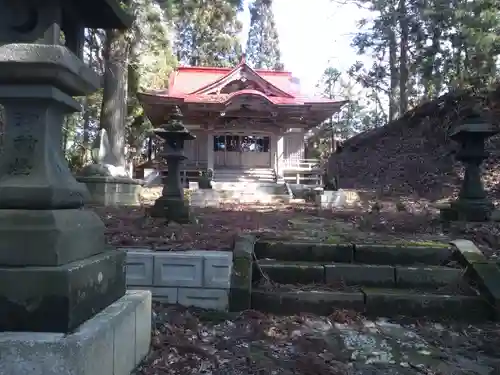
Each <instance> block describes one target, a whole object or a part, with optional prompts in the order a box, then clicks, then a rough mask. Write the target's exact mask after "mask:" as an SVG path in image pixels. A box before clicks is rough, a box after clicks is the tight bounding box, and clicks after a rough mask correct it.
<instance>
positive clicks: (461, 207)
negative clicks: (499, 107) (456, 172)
mask: <svg viewBox="0 0 500 375" xmlns="http://www.w3.org/2000/svg"><path fill="white" fill-rule="evenodd" d="M496 133H498V130H497V129H496V128H494V127H493V126H492V125H491V124H489V123H487V122H486V121H485V120H484V119H483V118H482V117H481V116H480V115H479V114H478V113H475V112H470V113H469V114H468V115H467V117H466V118H465V121H464V124H462V125H459V126H457V127H456V128H454V129H453V130H452V132H451V133H450V138H451V139H453V140H455V141H456V142H458V143H459V145H460V149H459V151H458V152H457V154H456V158H457V160H459V161H461V162H462V163H463V164H464V167H465V174H464V180H463V182H462V186H461V189H460V193H459V196H458V199H457V200H455V201H454V202H451V203H450V204H449V205H446V206H445V207H441V218H442V219H443V220H445V221H455V220H459V221H487V220H489V219H490V218H491V214H492V213H493V210H494V206H493V203H492V202H491V201H490V200H489V199H488V198H487V196H486V192H485V190H484V187H483V183H482V181H481V164H482V162H483V161H484V160H485V159H486V158H487V157H488V156H489V154H488V152H487V151H486V150H485V141H486V139H488V138H489V137H491V136H493V135H495V134H496Z"/></svg>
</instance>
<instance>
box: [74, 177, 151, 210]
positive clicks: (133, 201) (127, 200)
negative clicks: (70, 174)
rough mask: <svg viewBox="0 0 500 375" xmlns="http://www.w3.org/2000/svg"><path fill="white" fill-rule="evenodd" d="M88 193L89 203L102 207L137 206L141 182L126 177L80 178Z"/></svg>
mask: <svg viewBox="0 0 500 375" xmlns="http://www.w3.org/2000/svg"><path fill="white" fill-rule="evenodd" d="M77 180H78V181H79V182H82V183H84V184H85V185H86V186H87V189H88V190H89V192H90V202H89V203H92V204H98V205H102V206H137V205H139V204H140V193H141V190H142V181H140V180H135V179H132V178H126V177H109V176H85V177H83V176H80V177H77Z"/></svg>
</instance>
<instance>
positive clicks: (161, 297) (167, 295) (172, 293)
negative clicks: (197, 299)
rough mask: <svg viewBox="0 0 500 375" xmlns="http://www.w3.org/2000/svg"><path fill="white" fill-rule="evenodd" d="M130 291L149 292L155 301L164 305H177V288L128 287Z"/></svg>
mask: <svg viewBox="0 0 500 375" xmlns="http://www.w3.org/2000/svg"><path fill="white" fill-rule="evenodd" d="M127 289H128V290H149V291H150V292H151V295H152V296H153V300H155V301H159V302H164V303H171V304H174V303H177V288H173V287H172V288H170V287H154V286H135V285H131V286H127Z"/></svg>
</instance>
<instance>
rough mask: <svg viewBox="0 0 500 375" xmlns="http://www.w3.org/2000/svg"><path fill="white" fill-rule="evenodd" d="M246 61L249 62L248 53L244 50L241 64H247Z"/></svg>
mask: <svg viewBox="0 0 500 375" xmlns="http://www.w3.org/2000/svg"><path fill="white" fill-rule="evenodd" d="M246 63H247V54H246V53H244V52H243V53H242V54H241V59H240V65H243V64H246Z"/></svg>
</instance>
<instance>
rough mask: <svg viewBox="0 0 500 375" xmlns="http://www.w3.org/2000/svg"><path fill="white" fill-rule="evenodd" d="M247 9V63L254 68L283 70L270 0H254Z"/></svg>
mask: <svg viewBox="0 0 500 375" xmlns="http://www.w3.org/2000/svg"><path fill="white" fill-rule="evenodd" d="M249 9H250V16H251V19H250V30H249V31H248V40H247V48H246V59H247V62H248V64H249V65H250V66H252V67H253V68H255V69H275V70H283V64H282V63H281V61H280V58H281V54H280V49H279V38H278V31H277V30H276V23H275V21H274V14H273V10H272V0H254V2H253V3H252V4H251V5H250V6H249Z"/></svg>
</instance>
